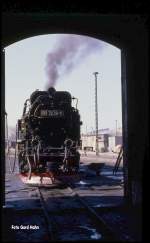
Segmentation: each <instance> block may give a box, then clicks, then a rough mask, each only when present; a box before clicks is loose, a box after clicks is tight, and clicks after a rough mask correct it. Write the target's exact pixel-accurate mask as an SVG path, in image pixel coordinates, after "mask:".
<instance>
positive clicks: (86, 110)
mask: <svg viewBox="0 0 150 243" xmlns="http://www.w3.org/2000/svg"><path fill="white" fill-rule="evenodd" d="M64 36H65V38H69V35H58V34H57V35H56V34H55V35H42V36H36V37H32V38H28V39H25V40H22V41H19V42H16V43H14V44H12V45H10V46H8V47H7V48H6V49H5V53H6V58H5V60H6V64H5V76H6V81H5V106H6V111H7V113H8V123H9V126H15V124H16V122H17V119H19V118H20V117H21V115H22V110H23V104H24V102H25V100H26V99H27V98H29V96H30V95H31V93H32V92H33V91H34V90H36V89H39V90H44V89H45V85H46V82H47V79H48V77H47V74H46V71H45V67H46V57H47V54H48V53H51V52H54V51H55V50H56V48H57V45H58V43H59V44H60V43H61V39H62V37H64ZM80 38H81V36H80ZM89 38H90V37H89ZM90 39H91V40H92V39H93V38H90ZM95 41H97V42H98V46H97V48H96V51H95V50H93V49H91V50H90V46H89V49H88V50H86V52H87V53H86V54H84V58H80V59H78V58H77V55H76V53H75V55H74V56H73V58H74V62H76V63H75V65H74V66H73V67H72V69H71V71H70V72H64V73H63V72H62V73H60V76H59V78H58V80H57V82H56V86H55V88H56V90H67V91H69V92H70V93H71V94H72V95H73V96H75V97H77V98H78V100H79V102H78V108H79V111H80V114H81V120H82V121H83V125H82V132H85V131H86V130H87V131H91V130H92V129H95V98H94V95H95V77H94V75H93V72H95V71H96V72H99V74H98V79H97V81H98V115H99V128H100V129H101V128H110V129H115V120H117V122H118V126H122V115H121V109H122V107H121V60H120V58H121V57H120V50H119V49H118V48H116V47H114V46H112V45H110V44H108V43H106V42H103V41H99V40H96V39H95ZM95 43H96V42H95ZM99 44H100V45H99ZM91 48H92V47H91ZM92 50H93V51H92ZM80 51H82V50H80ZM78 52H79V51H78ZM81 54H82V53H81Z"/></svg>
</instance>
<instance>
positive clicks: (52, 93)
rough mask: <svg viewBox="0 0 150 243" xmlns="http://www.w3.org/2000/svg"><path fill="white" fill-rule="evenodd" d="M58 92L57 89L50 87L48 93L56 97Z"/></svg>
mask: <svg viewBox="0 0 150 243" xmlns="http://www.w3.org/2000/svg"><path fill="white" fill-rule="evenodd" d="M55 92H56V89H55V88H53V87H50V88H49V89H48V93H49V94H50V95H52V96H53V95H54V93H55Z"/></svg>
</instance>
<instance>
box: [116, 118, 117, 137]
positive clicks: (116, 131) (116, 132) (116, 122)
mask: <svg viewBox="0 0 150 243" xmlns="http://www.w3.org/2000/svg"><path fill="white" fill-rule="evenodd" d="M116 136H117V120H116Z"/></svg>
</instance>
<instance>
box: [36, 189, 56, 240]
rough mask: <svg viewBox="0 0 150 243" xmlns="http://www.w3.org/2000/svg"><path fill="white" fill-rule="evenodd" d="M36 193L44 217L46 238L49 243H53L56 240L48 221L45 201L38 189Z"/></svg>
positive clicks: (50, 221)
mask: <svg viewBox="0 0 150 243" xmlns="http://www.w3.org/2000/svg"><path fill="white" fill-rule="evenodd" d="M37 192H38V194H39V198H40V202H41V206H42V209H43V213H44V216H45V221H46V225H47V230H48V236H49V238H50V240H51V241H55V240H56V238H55V236H54V232H53V226H52V220H50V215H49V212H48V208H47V206H46V203H45V199H44V197H43V195H42V193H41V190H40V187H37Z"/></svg>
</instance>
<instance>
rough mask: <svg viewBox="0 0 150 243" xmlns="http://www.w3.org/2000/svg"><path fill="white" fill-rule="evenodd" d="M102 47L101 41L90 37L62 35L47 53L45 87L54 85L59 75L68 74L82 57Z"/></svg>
mask: <svg viewBox="0 0 150 243" xmlns="http://www.w3.org/2000/svg"><path fill="white" fill-rule="evenodd" d="M102 48H103V42H100V41H99V40H96V39H94V38H91V37H85V36H79V35H62V36H61V38H60V39H59V40H58V43H57V45H56V48H55V49H54V50H53V51H52V52H50V53H49V54H48V55H47V59H46V74H47V77H48V81H47V84H46V89H48V88H49V87H54V86H55V85H56V82H57V80H58V79H59V77H60V75H61V76H63V75H64V74H66V73H68V74H69V73H70V72H71V71H72V70H73V69H74V68H75V67H76V66H77V65H79V64H80V63H81V61H83V59H84V58H86V57H87V56H88V55H90V54H91V53H93V52H95V51H96V50H98V51H100V50H101V49H102Z"/></svg>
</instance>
